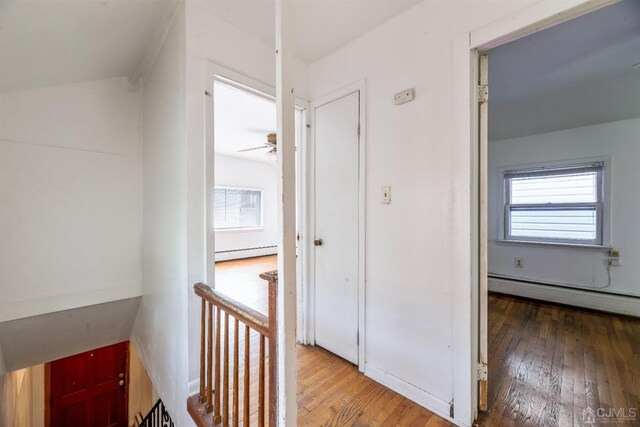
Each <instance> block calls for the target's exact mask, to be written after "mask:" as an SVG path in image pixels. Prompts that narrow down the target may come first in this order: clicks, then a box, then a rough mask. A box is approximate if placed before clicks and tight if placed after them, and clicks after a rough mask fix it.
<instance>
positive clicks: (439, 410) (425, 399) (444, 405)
mask: <svg viewBox="0 0 640 427" xmlns="http://www.w3.org/2000/svg"><path fill="white" fill-rule="evenodd" d="M364 374H365V375H366V376H367V377H369V378H371V379H372V380H374V381H376V382H379V383H380V384H382V385H383V386H385V387H387V388H390V389H391V390H393V391H395V392H396V393H398V394H400V395H402V396H404V397H406V398H407V399H409V400H411V401H413V402H415V403H417V404H418V405H420V406H422V407H424V408H426V409H428V410H429V411H431V412H433V413H434V414H437V415H438V416H440V417H442V418H444V419H446V420H448V421H450V422H452V423H454V424H455V425H459V426H464V425H465V424H461V423H460V421H458V420H455V419H453V418H451V417H449V402H445V401H444V400H442V399H440V398H438V397H436V396H434V395H432V394H431V393H429V392H427V391H425V390H422V389H421V388H419V387H416V386H415V385H413V384H411V383H408V382H406V381H404V380H402V379H400V378H398V377H396V376H395V375H392V374H390V373H388V372H385V371H383V370H382V369H379V368H376V367H375V366H373V365H371V364H370V363H366V364H365V368H364Z"/></svg>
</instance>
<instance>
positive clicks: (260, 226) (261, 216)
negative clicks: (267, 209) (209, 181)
mask: <svg viewBox="0 0 640 427" xmlns="http://www.w3.org/2000/svg"><path fill="white" fill-rule="evenodd" d="M217 189H225V190H240V191H257V192H259V193H260V224H259V225H249V226H246V227H216V226H215V214H214V224H213V225H214V230H215V231H216V232H219V231H222V232H225V231H251V230H264V191H263V190H262V189H260V188H247V187H233V186H230V185H216V186H215V187H213V195H212V196H213V197H212V202H213V204H214V205H213V211H214V212H215V192H216V190H217Z"/></svg>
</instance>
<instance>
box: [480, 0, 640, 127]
mask: <svg viewBox="0 0 640 427" xmlns="http://www.w3.org/2000/svg"><path fill="white" fill-rule="evenodd" d="M638 63H640V1H637V0H624V1H621V2H619V3H617V4H614V5H612V6H609V7H606V8H603V9H600V10H598V11H596V12H593V13H590V14H588V15H584V16H581V17H579V18H576V19H574V20H571V21H568V22H565V23H563V24H560V25H557V26H555V27H552V28H549V29H547V30H543V31H540V32H538V33H535V34H533V35H531V36H528V37H525V38H522V39H519V40H516V41H514V42H511V43H509V44H507V45H504V46H501V47H499V48H497V49H495V50H493V51H492V52H490V55H489V91H490V95H489V96H490V100H489V117H490V119H489V121H490V126H489V139H490V140H499V139H507V138H515V137H519V136H525V135H534V134H539V133H544V132H551V131H556V130H561V129H569V128H573V127H578V126H586V125H592V124H598V123H605V122H611V121H616V120H624V119H630V118H637V117H640V66H638V67H635V68H634V67H633V66H634V65H635V64H638Z"/></svg>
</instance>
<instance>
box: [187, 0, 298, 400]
mask: <svg viewBox="0 0 640 427" xmlns="http://www.w3.org/2000/svg"><path fill="white" fill-rule="evenodd" d="M186 13H187V140H188V147H187V150H188V153H187V164H188V174H189V175H188V184H187V187H188V228H189V231H188V235H189V239H188V247H189V248H188V252H189V280H188V283H189V284H190V285H189V286H188V293H189V295H190V300H189V343H190V347H189V348H190V355H189V356H190V358H189V377H190V379H191V380H192V382H191V390H192V391H195V390H197V379H198V376H199V366H200V365H199V355H200V353H199V349H200V347H199V346H200V302H199V301H198V299H197V298H196V297H195V295H194V294H193V289H192V287H191V285H192V284H194V283H196V282H201V281H207V282H208V284H209V285H211V286H214V285H215V284H214V283H213V278H208V279H207V277H206V275H207V254H206V240H205V239H206V237H207V233H210V232H212V230H207V227H206V198H205V195H206V191H207V190H206V185H207V183H206V176H205V172H206V169H205V165H206V160H207V158H206V152H205V147H206V144H205V143H206V141H205V125H206V122H205V99H208V98H206V97H205V96H204V95H203V94H204V90H205V87H206V81H207V63H208V62H210V63H215V64H217V65H220V66H223V67H226V68H228V69H230V70H232V71H235V72H237V73H240V74H242V75H244V76H246V77H249V78H252V79H255V80H257V81H259V82H263V83H265V84H267V85H270V86H275V71H276V69H275V55H274V46H268V45H266V44H264V43H263V42H262V41H260V40H258V39H256V38H254V37H253V36H250V35H247V34H245V33H243V32H241V31H239V30H238V29H237V28H235V27H233V26H232V25H230V24H228V23H227V22H225V21H222V20H221V19H219V18H218V17H217V16H216V15H214V14H213V13H212V12H211V10H210V9H209V8H208V7H207V6H206V5H204V4H203V3H201V2H200V1H198V0H193V1H188V2H187V3H186ZM295 73H296V88H295V91H296V95H297V96H298V97H300V98H302V99H307V95H308V82H307V78H308V68H307V65H306V64H304V63H303V62H300V61H296V70H295ZM209 99H210V98H209Z"/></svg>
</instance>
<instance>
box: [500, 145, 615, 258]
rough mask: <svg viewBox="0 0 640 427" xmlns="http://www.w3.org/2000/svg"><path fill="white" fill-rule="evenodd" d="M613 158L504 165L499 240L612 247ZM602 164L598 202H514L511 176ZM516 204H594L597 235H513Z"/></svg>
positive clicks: (549, 206) (547, 206)
mask: <svg viewBox="0 0 640 427" xmlns="http://www.w3.org/2000/svg"><path fill="white" fill-rule="evenodd" d="M609 164H610V161H609V158H608V157H598V158H590V159H580V160H567V161H557V162H548V163H535V164H526V165H517V166H510V167H504V168H501V169H500V171H499V174H498V179H499V180H500V185H499V186H498V188H501V189H502V197H501V198H500V199H501V204H502V205H501V207H500V209H499V212H500V223H499V226H500V227H499V238H498V242H502V243H520V244H541V245H557V246H574V247H585V248H609V247H610V241H609V218H610V216H609V209H610V197H609V195H610V194H611V192H610V188H609V182H610V180H609V173H610V172H609V170H610V168H609ZM594 168H599V169H600V170H599V171H598V175H597V179H598V183H597V185H598V200H597V201H596V202H595V203H549V204H527V205H525V204H521V205H512V204H511V203H510V197H511V188H510V184H511V180H510V179H509V178H511V177H514V176H526V175H530V176H531V175H545V174H550V173H554V172H562V171H566V172H567V173H575V172H576V171H579V170H580V169H583V170H589V169H594ZM513 206H518V207H522V208H525V209H526V208H532V209H542V210H544V209H556V208H560V209H567V208H569V209H571V208H575V209H581V208H582V209H586V208H591V207H594V206H595V208H596V218H597V219H596V239H594V240H582V239H563V238H557V239H554V238H540V237H523V236H512V235H510V233H509V231H510V229H511V224H510V219H511V215H509V212H510V210H511V208H512V207H513Z"/></svg>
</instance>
